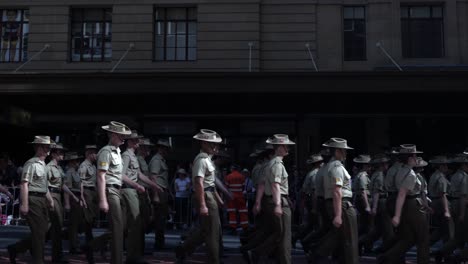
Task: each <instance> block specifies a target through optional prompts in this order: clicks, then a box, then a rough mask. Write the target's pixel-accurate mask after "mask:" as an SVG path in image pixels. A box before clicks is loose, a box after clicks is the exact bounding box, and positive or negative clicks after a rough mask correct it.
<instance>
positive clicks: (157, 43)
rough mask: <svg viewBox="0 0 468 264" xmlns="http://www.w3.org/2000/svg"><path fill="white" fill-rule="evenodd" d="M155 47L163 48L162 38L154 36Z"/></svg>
mask: <svg viewBox="0 0 468 264" xmlns="http://www.w3.org/2000/svg"><path fill="white" fill-rule="evenodd" d="M156 47H157V48H159V47H164V36H156Z"/></svg>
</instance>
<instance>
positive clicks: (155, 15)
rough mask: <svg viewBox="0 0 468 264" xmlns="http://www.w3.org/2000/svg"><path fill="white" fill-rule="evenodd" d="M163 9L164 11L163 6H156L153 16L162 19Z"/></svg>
mask: <svg viewBox="0 0 468 264" xmlns="http://www.w3.org/2000/svg"><path fill="white" fill-rule="evenodd" d="M165 11H166V9H165V8H157V9H156V11H155V13H154V18H155V19H156V20H164V16H165Z"/></svg>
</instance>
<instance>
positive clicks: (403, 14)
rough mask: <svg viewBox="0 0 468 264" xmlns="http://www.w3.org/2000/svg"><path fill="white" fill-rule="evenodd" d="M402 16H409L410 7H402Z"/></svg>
mask: <svg viewBox="0 0 468 264" xmlns="http://www.w3.org/2000/svg"><path fill="white" fill-rule="evenodd" d="M400 13H401V17H402V18H407V17H408V7H405V6H402V7H401V9H400Z"/></svg>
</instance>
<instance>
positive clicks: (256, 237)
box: [241, 196, 268, 250]
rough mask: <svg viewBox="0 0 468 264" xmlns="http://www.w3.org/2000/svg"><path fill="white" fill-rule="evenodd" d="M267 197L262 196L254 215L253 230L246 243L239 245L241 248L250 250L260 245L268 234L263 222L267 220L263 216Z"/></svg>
mask: <svg viewBox="0 0 468 264" xmlns="http://www.w3.org/2000/svg"><path fill="white" fill-rule="evenodd" d="M266 203H267V199H266V198H265V196H263V197H262V201H261V209H260V212H259V213H258V214H257V216H256V217H255V231H254V232H253V233H252V234H250V235H249V237H248V238H247V244H245V245H243V246H242V247H241V250H250V249H253V248H255V247H256V246H258V245H260V244H261V243H262V242H263V241H265V239H266V237H267V236H268V231H267V230H266V229H265V226H266V225H265V224H266V223H267V222H268V221H267V219H265V218H266V216H265V208H266Z"/></svg>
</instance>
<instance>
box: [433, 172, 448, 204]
mask: <svg viewBox="0 0 468 264" xmlns="http://www.w3.org/2000/svg"><path fill="white" fill-rule="evenodd" d="M449 188H450V182H449V181H448V180H447V178H445V175H444V174H443V173H442V172H440V171H439V170H436V171H435V172H434V173H433V174H432V175H431V178H430V179H429V187H428V192H429V196H430V197H431V198H437V197H441V196H442V195H444V194H446V193H448V192H449Z"/></svg>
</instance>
